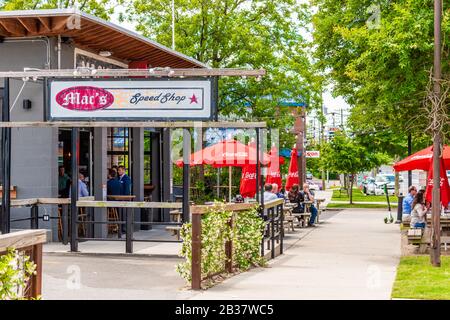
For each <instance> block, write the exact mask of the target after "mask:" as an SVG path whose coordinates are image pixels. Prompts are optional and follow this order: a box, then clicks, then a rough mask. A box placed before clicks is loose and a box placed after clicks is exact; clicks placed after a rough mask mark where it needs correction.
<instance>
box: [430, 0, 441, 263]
mask: <svg viewBox="0 0 450 320" xmlns="http://www.w3.org/2000/svg"><path fill="white" fill-rule="evenodd" d="M441 1H442V0H434V68H433V69H434V70H433V71H434V75H433V81H434V105H433V106H432V108H433V111H435V112H433V116H434V117H438V112H436V109H437V108H438V105H437V104H439V103H441V102H440V100H441V99H440V98H441V78H442V70H441V68H442V67H441V50H442V48H441V20H442V3H441ZM437 120H438V119H433V120H432V121H433V122H436V121H437ZM433 127H434V132H433V174H434V175H433V192H432V219H433V223H432V228H431V231H432V234H431V248H430V260H431V264H432V265H433V266H435V267H440V266H441V226H440V218H441V194H440V191H441V188H440V184H441V177H440V175H441V170H440V156H441V133H440V132H439V129H438V128H437V126H436V125H434V126H433Z"/></svg>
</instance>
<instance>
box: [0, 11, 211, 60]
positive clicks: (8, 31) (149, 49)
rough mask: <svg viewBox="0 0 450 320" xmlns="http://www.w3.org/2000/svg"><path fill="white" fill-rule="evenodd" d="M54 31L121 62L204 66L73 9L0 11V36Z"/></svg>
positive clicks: (22, 35)
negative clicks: (108, 52) (108, 53)
mask: <svg viewBox="0 0 450 320" xmlns="http://www.w3.org/2000/svg"><path fill="white" fill-rule="evenodd" d="M58 35H60V36H62V37H68V38H69V39H71V40H72V41H73V42H74V43H75V44H76V46H77V47H79V48H81V49H85V50H87V51H91V52H93V53H98V52H100V51H110V52H111V53H112V55H111V57H112V58H115V59H118V60H120V61H122V62H124V63H127V62H129V61H140V60H146V61H148V62H149V64H150V65H151V66H152V67H167V66H170V67H174V68H208V66H207V65H206V64H204V63H202V62H200V61H198V60H195V59H193V58H191V57H188V56H186V55H184V54H182V53H180V52H177V51H174V50H172V49H169V48H167V47H165V46H163V45H161V44H159V43H157V42H155V41H152V40H150V39H148V38H145V37H143V36H141V35H140V34H138V33H135V32H132V31H130V30H128V29H125V28H122V27H120V26H118V25H116V24H113V23H111V22H108V21H105V20H103V19H100V18H98V17H95V16H93V15H90V14H87V13H84V12H81V11H79V10H76V9H51V10H19V11H0V37H3V38H17V37H19V38H30V37H52V36H58Z"/></svg>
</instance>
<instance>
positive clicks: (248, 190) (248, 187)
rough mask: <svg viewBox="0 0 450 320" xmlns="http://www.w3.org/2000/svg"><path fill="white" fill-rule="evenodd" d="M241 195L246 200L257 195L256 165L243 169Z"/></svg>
mask: <svg viewBox="0 0 450 320" xmlns="http://www.w3.org/2000/svg"><path fill="white" fill-rule="evenodd" d="M239 193H240V194H241V196H242V197H244V198H253V197H254V196H255V194H256V165H247V166H244V167H242V176H241V186H240V188H239Z"/></svg>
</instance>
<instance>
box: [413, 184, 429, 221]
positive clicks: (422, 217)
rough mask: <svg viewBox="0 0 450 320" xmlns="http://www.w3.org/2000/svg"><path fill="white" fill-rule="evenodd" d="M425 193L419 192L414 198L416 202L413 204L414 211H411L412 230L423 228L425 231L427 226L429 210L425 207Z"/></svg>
mask: <svg viewBox="0 0 450 320" xmlns="http://www.w3.org/2000/svg"><path fill="white" fill-rule="evenodd" d="M424 195H425V193H424V192H423V191H422V190H420V191H419V192H417V194H416V196H415V197H414V201H413V203H412V208H413V209H412V211H411V223H410V226H411V228H422V229H425V226H426V225H427V211H428V208H427V206H426V205H425V199H424V198H425V197H424Z"/></svg>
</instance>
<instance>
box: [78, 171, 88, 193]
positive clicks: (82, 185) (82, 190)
mask: <svg viewBox="0 0 450 320" xmlns="http://www.w3.org/2000/svg"><path fill="white" fill-rule="evenodd" d="M84 179H85V177H84V174H83V173H81V172H80V173H79V175H78V197H79V198H81V197H89V191H88V187H87V185H86V183H85V182H84Z"/></svg>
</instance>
